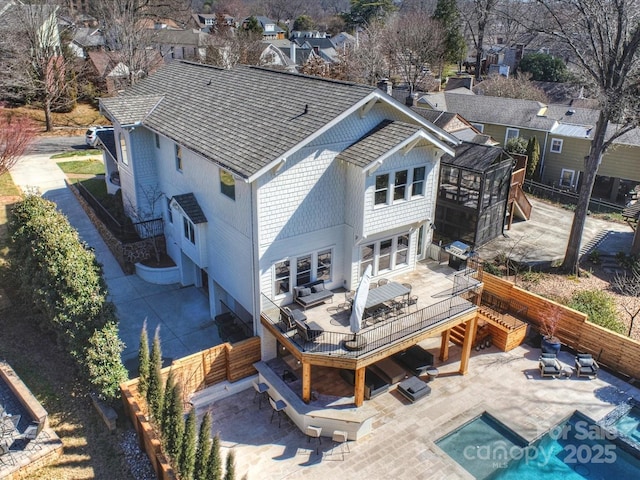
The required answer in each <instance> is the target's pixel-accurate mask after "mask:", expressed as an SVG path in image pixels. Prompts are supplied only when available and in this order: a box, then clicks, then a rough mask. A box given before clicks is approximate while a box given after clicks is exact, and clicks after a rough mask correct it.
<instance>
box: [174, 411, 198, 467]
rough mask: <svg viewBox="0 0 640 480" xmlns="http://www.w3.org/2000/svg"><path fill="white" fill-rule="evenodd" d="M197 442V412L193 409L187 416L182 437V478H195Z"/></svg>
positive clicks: (179, 465)
mask: <svg viewBox="0 0 640 480" xmlns="http://www.w3.org/2000/svg"><path fill="white" fill-rule="evenodd" d="M196 440H197V438H196V411H195V409H194V408H192V409H191V411H190V412H189V415H188V416H187V421H186V423H185V426H184V434H183V436H182V447H181V450H180V457H179V460H178V471H179V472H180V478H183V479H188V478H192V477H193V468H194V466H195V461H196Z"/></svg>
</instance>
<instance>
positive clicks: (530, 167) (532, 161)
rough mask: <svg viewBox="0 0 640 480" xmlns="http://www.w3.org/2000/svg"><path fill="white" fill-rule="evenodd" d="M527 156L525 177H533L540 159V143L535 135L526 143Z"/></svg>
mask: <svg viewBox="0 0 640 480" xmlns="http://www.w3.org/2000/svg"><path fill="white" fill-rule="evenodd" d="M527 157H528V160H527V178H533V176H534V174H535V172H536V168H537V167H538V162H539V161H540V143H538V138H537V137H536V136H535V135H534V136H532V137H531V138H530V139H529V142H528V143H527Z"/></svg>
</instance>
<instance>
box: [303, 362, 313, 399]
mask: <svg viewBox="0 0 640 480" xmlns="http://www.w3.org/2000/svg"><path fill="white" fill-rule="evenodd" d="M302 401H303V402H304V403H309V402H310V401H311V364H309V363H307V362H302Z"/></svg>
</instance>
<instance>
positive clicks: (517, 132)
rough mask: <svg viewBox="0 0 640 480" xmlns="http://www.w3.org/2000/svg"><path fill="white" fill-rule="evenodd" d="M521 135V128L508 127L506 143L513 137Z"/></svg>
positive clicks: (505, 137)
mask: <svg viewBox="0 0 640 480" xmlns="http://www.w3.org/2000/svg"><path fill="white" fill-rule="evenodd" d="M519 136H520V130H518V129H517V128H507V134H506V135H505V136H504V144H505V145H506V144H507V142H508V141H509V140H510V139H512V138H518V137H519Z"/></svg>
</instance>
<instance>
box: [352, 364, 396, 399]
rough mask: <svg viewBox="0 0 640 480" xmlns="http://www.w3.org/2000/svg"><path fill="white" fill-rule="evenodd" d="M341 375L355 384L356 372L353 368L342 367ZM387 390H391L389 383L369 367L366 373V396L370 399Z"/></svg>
mask: <svg viewBox="0 0 640 480" xmlns="http://www.w3.org/2000/svg"><path fill="white" fill-rule="evenodd" d="M340 376H341V377H342V378H343V380H344V381H345V382H347V383H348V384H349V385H355V372H354V371H353V370H348V369H341V370H340ZM387 391H389V384H388V383H387V382H386V381H385V380H384V379H382V378H381V377H379V376H378V375H376V374H375V373H373V372H372V371H371V370H370V369H369V368H367V369H366V370H365V373H364V398H366V399H367V400H370V399H372V398H373V397H376V396H378V395H380V394H381V393H384V392H387Z"/></svg>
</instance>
